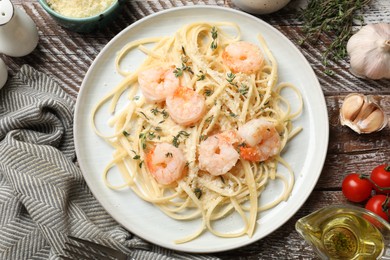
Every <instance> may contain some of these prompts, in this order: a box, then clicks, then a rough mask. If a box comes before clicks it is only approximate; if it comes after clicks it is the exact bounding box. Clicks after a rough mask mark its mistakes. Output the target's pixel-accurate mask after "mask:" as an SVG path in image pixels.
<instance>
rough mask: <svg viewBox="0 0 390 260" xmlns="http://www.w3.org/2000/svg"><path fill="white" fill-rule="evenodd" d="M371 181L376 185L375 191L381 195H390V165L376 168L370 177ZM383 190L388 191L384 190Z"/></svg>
mask: <svg viewBox="0 0 390 260" xmlns="http://www.w3.org/2000/svg"><path fill="white" fill-rule="evenodd" d="M370 179H371V181H373V182H374V183H375V184H376V185H378V186H379V188H378V187H376V186H375V185H374V189H375V190H376V191H377V192H379V193H385V194H389V193H390V165H389V164H387V163H386V164H381V165H379V166H377V167H375V168H374V169H373V170H372V172H371V175H370ZM383 188H385V189H388V190H383Z"/></svg>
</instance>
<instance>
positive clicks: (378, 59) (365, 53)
mask: <svg viewBox="0 0 390 260" xmlns="http://www.w3.org/2000/svg"><path fill="white" fill-rule="evenodd" d="M347 52H348V54H349V56H350V64H351V73H352V74H354V75H355V76H357V77H362V78H365V77H366V78H370V79H381V78H387V79H389V78H390V24H389V23H378V24H368V25H366V26H364V27H363V28H362V29H360V31H358V32H357V33H356V34H354V35H352V37H351V38H350V39H349V40H348V43H347Z"/></svg>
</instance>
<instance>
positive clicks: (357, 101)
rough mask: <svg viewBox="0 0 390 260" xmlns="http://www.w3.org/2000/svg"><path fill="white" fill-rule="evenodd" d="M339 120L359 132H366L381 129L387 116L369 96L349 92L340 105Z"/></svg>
mask: <svg viewBox="0 0 390 260" xmlns="http://www.w3.org/2000/svg"><path fill="white" fill-rule="evenodd" d="M340 122H341V125H345V126H348V127H349V128H351V129H352V130H354V131H355V132H357V133H359V134H361V133H364V134H368V133H372V132H376V131H380V130H382V129H383V128H384V127H385V126H386V125H387V123H388V118H387V116H386V114H385V112H384V111H383V109H382V108H381V107H380V106H379V105H378V103H377V102H376V101H375V100H374V99H373V98H372V97H371V96H364V95H362V94H350V95H348V96H346V97H345V99H344V102H343V105H342V106H341V109H340Z"/></svg>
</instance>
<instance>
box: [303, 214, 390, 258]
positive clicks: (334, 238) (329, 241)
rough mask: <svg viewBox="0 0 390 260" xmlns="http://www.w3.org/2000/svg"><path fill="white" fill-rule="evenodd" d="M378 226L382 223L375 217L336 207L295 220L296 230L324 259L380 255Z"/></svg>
mask: <svg viewBox="0 0 390 260" xmlns="http://www.w3.org/2000/svg"><path fill="white" fill-rule="evenodd" d="M316 213H318V214H316ZM378 225H379V226H378ZM378 227H379V229H381V228H382V227H383V225H382V222H381V221H380V222H378V220H377V218H376V217H373V216H371V215H360V214H357V213H356V212H348V211H343V210H340V209H337V208H330V209H329V210H328V211H326V210H325V211H324V210H323V211H321V212H315V213H313V214H310V215H309V216H307V217H305V218H302V219H300V220H298V222H297V224H296V229H297V231H298V232H299V233H300V234H301V235H302V236H303V237H304V238H305V239H306V240H307V241H308V242H310V243H311V244H312V245H313V246H314V248H315V249H316V251H317V253H318V254H319V255H320V256H321V257H322V258H324V259H378V258H380V257H381V256H382V254H383V252H384V249H385V241H384V238H383V235H382V233H381V231H379V230H378Z"/></svg>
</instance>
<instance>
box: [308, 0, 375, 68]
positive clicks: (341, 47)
mask: <svg viewBox="0 0 390 260" xmlns="http://www.w3.org/2000/svg"><path fill="white" fill-rule="evenodd" d="M369 2H370V0H354V1H350V0H310V1H309V3H308V6H307V7H306V8H305V9H303V10H301V14H300V19H301V20H302V21H303V32H304V34H305V37H304V38H303V39H302V40H301V42H300V44H303V43H305V42H306V41H308V42H312V43H316V42H318V41H319V40H320V38H321V36H322V35H323V34H326V35H327V36H328V37H330V38H331V39H332V42H331V43H330V44H327V46H326V49H325V51H324V52H323V53H322V63H323V64H324V66H325V67H326V66H327V65H328V64H329V60H334V61H337V60H342V59H344V58H345V57H346V56H347V50H346V45H347V42H348V40H349V38H350V37H351V36H352V34H353V31H352V26H353V24H354V22H355V21H360V23H363V16H362V15H361V13H362V10H363V8H364V6H366V5H367V4H368V3H369Z"/></svg>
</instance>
